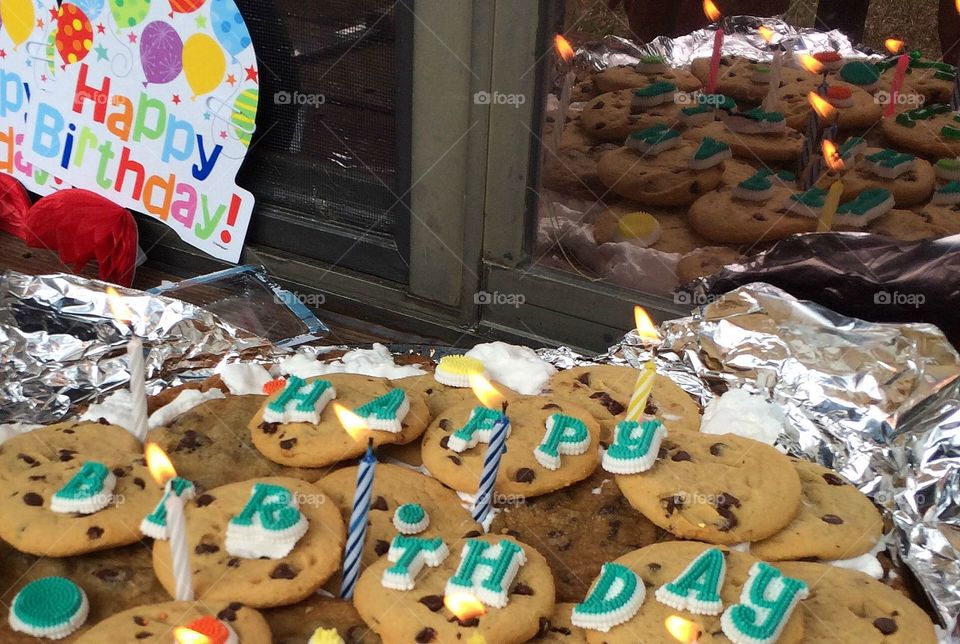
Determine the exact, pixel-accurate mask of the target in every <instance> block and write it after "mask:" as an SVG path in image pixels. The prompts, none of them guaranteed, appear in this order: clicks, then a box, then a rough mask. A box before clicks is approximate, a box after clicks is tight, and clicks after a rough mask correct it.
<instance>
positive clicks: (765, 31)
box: [757, 0, 960, 44]
mask: <svg viewBox="0 0 960 644" xmlns="http://www.w3.org/2000/svg"><path fill="white" fill-rule="evenodd" d="M957 2H960V0H957ZM757 31H758V32H760V37H761V38H763V39H764V40H765V41H766V42H767V43H768V44H769V43H771V42H773V37H774V36H776V35H777V32H775V31H774V30H773V29H771V28H770V27H767V26H766V25H760V27H759V28H758V29H757Z"/></svg>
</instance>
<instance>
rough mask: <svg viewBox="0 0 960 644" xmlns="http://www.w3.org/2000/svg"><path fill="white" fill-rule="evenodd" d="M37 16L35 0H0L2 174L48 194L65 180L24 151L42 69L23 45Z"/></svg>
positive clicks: (36, 190)
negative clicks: (33, 90) (34, 86)
mask: <svg viewBox="0 0 960 644" xmlns="http://www.w3.org/2000/svg"><path fill="white" fill-rule="evenodd" d="M37 18H38V16H37V15H36V9H35V7H34V4H33V1H32V0H0V173H3V174H8V175H10V176H12V177H14V178H16V179H17V180H18V181H19V182H20V183H22V184H23V185H24V186H26V187H27V189H28V190H31V191H33V192H36V193H38V194H41V195H46V194H49V193H51V192H53V191H54V190H56V189H57V188H59V187H61V186H62V185H63V182H62V180H61V179H59V178H55V177H54V176H52V175H51V174H50V173H49V172H47V171H46V170H44V169H41V168H39V167H37V166H35V165H34V164H33V163H31V162H30V159H29V154H28V153H26V151H25V150H24V140H25V137H26V125H27V124H26V119H27V110H28V108H29V104H30V87H31V85H32V84H33V73H34V72H35V71H36V72H37V74H38V75H39V74H40V73H42V71H40V66H39V65H38V66H37V68H36V69H34V68H32V66H31V60H30V56H29V55H28V52H27V48H26V47H25V46H23V44H24V43H25V42H26V41H27V39H28V38H29V36H30V34H31V33H32V32H33V29H34V27H35V26H36V21H37ZM64 187H65V186H64Z"/></svg>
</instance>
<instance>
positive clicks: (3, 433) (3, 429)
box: [0, 423, 43, 445]
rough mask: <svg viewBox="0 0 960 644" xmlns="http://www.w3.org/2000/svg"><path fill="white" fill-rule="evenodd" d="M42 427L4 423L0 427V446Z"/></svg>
mask: <svg viewBox="0 0 960 644" xmlns="http://www.w3.org/2000/svg"><path fill="white" fill-rule="evenodd" d="M42 426H43V425H30V424H28V423H4V424H3V425H0V445H3V443H4V442H5V441H8V440H10V439H11V438H13V437H14V436H19V435H20V434H25V433H27V432H29V431H31V430H34V429H37V428H38V427H42Z"/></svg>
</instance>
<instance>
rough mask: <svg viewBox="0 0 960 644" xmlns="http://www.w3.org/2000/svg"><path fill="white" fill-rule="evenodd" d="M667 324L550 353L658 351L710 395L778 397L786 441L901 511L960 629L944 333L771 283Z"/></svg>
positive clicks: (949, 622)
mask: <svg viewBox="0 0 960 644" xmlns="http://www.w3.org/2000/svg"><path fill="white" fill-rule="evenodd" d="M660 330H661V335H662V341H661V342H660V344H659V345H658V346H650V345H645V344H644V343H643V342H642V341H641V340H640V339H639V338H638V337H637V335H636V334H635V333H631V334H628V335H627V336H626V337H625V338H624V339H623V340H622V341H621V343H620V344H618V345H616V346H614V347H612V348H611V349H610V351H609V352H608V353H607V354H605V355H602V356H600V357H598V358H596V359H594V360H590V359H588V358H586V357H584V356H580V355H578V354H575V353H572V352H570V351H569V350H566V349H561V350H558V351H543V352H542V354H543V356H544V357H545V358H547V359H550V361H551V362H554V363H555V364H557V365H560V366H574V365H578V364H587V363H590V362H609V363H619V364H631V365H634V366H637V365H639V364H641V363H642V362H644V361H646V360H648V359H651V358H653V359H655V360H656V363H657V370H658V371H659V372H660V373H662V374H665V375H668V376H670V377H671V378H672V379H674V380H676V381H677V382H678V383H679V384H680V386H681V387H683V388H684V389H685V390H687V391H688V392H689V393H691V394H693V395H695V396H697V397H698V398H700V400H701V402H706V401H708V400H709V399H711V398H713V397H714V396H715V395H716V394H719V393H722V392H724V391H726V390H727V389H729V388H732V387H742V388H745V389H746V390H748V391H752V392H757V393H761V394H764V395H766V396H767V397H768V398H770V399H771V400H773V401H774V402H776V403H778V404H779V405H780V406H781V407H782V408H783V410H784V413H785V414H786V415H787V417H788V418H789V420H790V423H789V425H790V427H789V428H788V430H787V431H786V432H785V434H784V435H783V436H781V441H780V442H781V444H782V446H783V447H785V448H786V449H787V450H788V451H789V452H790V453H792V454H795V455H798V456H803V457H805V458H807V459H809V460H812V461H816V462H818V463H821V464H823V465H826V466H828V467H831V468H833V469H835V470H837V471H839V472H840V473H842V474H843V475H844V476H846V477H847V478H848V479H850V480H851V481H852V482H853V483H855V484H856V485H857V486H858V487H859V488H860V489H861V490H862V491H863V492H864V493H865V494H867V495H868V496H870V497H871V498H872V499H873V500H874V501H875V502H876V503H877V504H878V505H880V506H881V507H883V508H885V509H886V510H887V514H888V516H890V517H892V519H893V522H892V525H893V526H894V527H893V530H892V533H891V536H892V537H893V539H890V540H888V541H889V542H890V543H891V544H892V545H895V546H896V548H897V552H894V553H893V554H894V555H895V556H898V557H899V558H900V560H901V561H902V562H903V563H904V564H906V565H907V566H908V567H909V569H910V571H911V572H912V573H913V574H914V575H915V576H916V578H917V580H918V581H919V583H920V584H921V586H922V587H923V589H924V591H925V592H926V594H927V596H928V597H929V599H930V601H931V604H932V605H933V607H934V608H935V610H936V611H937V613H938V614H939V616H940V617H941V619H942V621H943V622H944V624H945V625H946V627H947V630H948V632H951V633H953V634H954V635H960V628H958V624H957V616H958V613H960V554H958V551H960V379H958V378H957V377H956V376H957V374H958V373H960V356H958V355H957V352H956V351H955V350H954V349H953V347H952V346H951V345H950V343H949V342H948V341H947V339H946V338H945V337H944V335H943V334H942V333H941V332H940V330H939V329H937V327H935V326H933V325H930V324H877V323H873V322H865V321H863V320H859V319H856V318H850V317H845V316H842V315H839V314H837V313H835V312H833V311H831V310H830V309H826V308H824V307H822V306H820V305H818V304H815V303H811V302H807V301H802V300H798V299H796V298H794V297H793V296H791V295H789V294H788V293H786V292H785V291H782V290H780V289H778V288H776V287H774V286H771V285H769V284H763V283H755V284H749V285H746V286H743V287H740V288H738V289H736V290H734V291H731V292H729V293H727V294H725V295H722V296H720V297H719V298H717V299H716V300H715V301H713V302H711V303H710V304H708V305H706V306H704V307H702V308H701V309H698V310H697V311H695V312H694V314H693V315H691V316H690V317H686V318H682V319H678V320H671V321H668V322H665V323H664V324H662V325H661V329H660Z"/></svg>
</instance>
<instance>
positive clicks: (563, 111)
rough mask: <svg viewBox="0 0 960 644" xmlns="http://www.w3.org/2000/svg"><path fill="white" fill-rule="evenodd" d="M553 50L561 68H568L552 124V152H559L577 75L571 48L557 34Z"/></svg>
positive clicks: (564, 39)
mask: <svg viewBox="0 0 960 644" xmlns="http://www.w3.org/2000/svg"><path fill="white" fill-rule="evenodd" d="M553 42H554V48H555V49H556V50H557V56H558V57H559V58H560V60H561V61H562V62H563V66H564V67H566V68H568V69H567V73H566V74H564V76H563V85H562V86H561V88H560V105H559V107H558V109H557V121H556V123H554V124H553V149H554V152H559V151H560V140H561V139H562V138H563V129H564V128H565V127H566V125H567V112H568V111H569V109H570V97H571V95H572V94H573V84H574V82H576V80H577V75H576V73H575V72H574V71H573V65H572V64H571V62H572V61H573V47H571V46H570V43H569V42H568V41H567V39H566V38H564V37H563V36H561V35H560V34H557V35H556V36H554V39H553Z"/></svg>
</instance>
